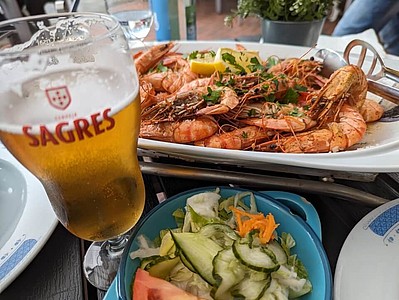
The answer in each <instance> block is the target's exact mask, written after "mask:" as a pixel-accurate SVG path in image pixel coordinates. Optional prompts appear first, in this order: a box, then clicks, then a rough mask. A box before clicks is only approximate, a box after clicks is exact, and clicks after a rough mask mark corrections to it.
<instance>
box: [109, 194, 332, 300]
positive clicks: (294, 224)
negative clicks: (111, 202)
mask: <svg viewBox="0 0 399 300" xmlns="http://www.w3.org/2000/svg"><path fill="white" fill-rule="evenodd" d="M219 188H220V194H221V196H222V197H224V198H227V197H230V196H233V195H235V194H237V193H239V192H243V191H247V190H243V189H239V188H231V187H219ZM215 189H216V187H205V188H199V189H193V190H189V191H187V192H184V193H180V194H178V195H175V196H173V197H170V198H169V199H168V200H165V201H164V202H162V203H161V204H159V205H158V206H157V207H155V208H154V209H153V210H152V211H151V212H150V213H149V214H148V215H147V216H146V217H145V218H143V219H142V221H141V222H140V223H139V224H137V226H136V227H135V229H134V230H133V232H132V234H131V236H130V239H129V241H128V245H127V246H126V248H125V250H124V253H123V258H122V260H121V264H120V267H119V271H118V274H117V276H116V278H115V280H114V282H113V283H112V285H111V287H110V288H109V290H108V292H107V294H106V295H105V298H104V299H106V300H119V299H122V300H132V282H133V278H134V274H135V272H136V269H137V268H138V266H139V260H138V259H135V260H132V259H131V258H130V256H129V254H130V253H131V252H132V251H135V250H137V249H138V243H137V239H136V238H137V237H138V236H140V235H145V236H146V237H148V238H149V239H155V238H156V237H157V236H158V235H159V232H160V230H162V229H167V228H175V227H176V222H175V219H174V217H173V216H172V213H173V212H174V211H175V210H176V209H178V208H184V207H185V205H186V200H187V198H189V197H191V196H193V195H195V194H198V193H202V192H207V191H214V190H215ZM253 194H254V196H255V199H256V204H257V207H258V210H259V211H260V212H263V213H264V214H268V213H272V214H273V215H274V218H275V220H276V223H279V224H280V225H279V227H278V228H277V230H276V231H277V233H278V234H279V235H281V233H282V232H287V233H290V234H291V235H292V236H293V238H294V239H295V241H296V246H295V247H294V248H292V253H296V254H297V255H298V257H299V258H300V260H301V261H302V262H303V264H304V265H305V267H306V268H307V271H308V275H309V279H310V281H311V283H312V285H313V289H312V291H311V292H310V293H309V294H307V295H305V296H302V297H301V298H300V299H303V300H331V299H332V287H333V284H332V275H331V269H330V265H329V262H328V259H327V255H326V253H325V251H324V248H323V245H322V243H321V226H320V220H319V217H318V214H317V212H316V210H315V209H314V207H313V206H312V205H311V204H310V203H309V202H307V201H306V200H305V199H304V198H302V197H300V196H298V195H296V194H292V193H287V192H277V191H267V192H253ZM244 202H246V204H248V205H249V197H246V198H244Z"/></svg>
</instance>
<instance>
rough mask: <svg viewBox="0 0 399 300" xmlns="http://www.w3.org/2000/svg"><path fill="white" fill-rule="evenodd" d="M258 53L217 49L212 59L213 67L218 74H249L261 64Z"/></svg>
mask: <svg viewBox="0 0 399 300" xmlns="http://www.w3.org/2000/svg"><path fill="white" fill-rule="evenodd" d="M261 63H262V60H261V58H260V57H259V52H258V51H252V50H234V49H231V48H219V49H218V51H217V52H216V56H215V59H214V67H215V69H216V70H217V71H219V72H226V71H230V72H233V73H251V72H253V71H254V70H253V68H254V67H255V66H256V65H257V64H261Z"/></svg>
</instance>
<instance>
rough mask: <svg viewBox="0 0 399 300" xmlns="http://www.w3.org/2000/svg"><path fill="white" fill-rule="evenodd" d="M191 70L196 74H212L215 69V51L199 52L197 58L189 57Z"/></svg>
mask: <svg viewBox="0 0 399 300" xmlns="http://www.w3.org/2000/svg"><path fill="white" fill-rule="evenodd" d="M189 62H190V70H191V72H194V73H196V74H200V75H205V76H210V75H212V74H213V73H214V72H215V71H216V68H215V52H213V53H211V52H209V53H208V52H207V53H203V54H198V55H197V56H196V57H195V58H191V59H189Z"/></svg>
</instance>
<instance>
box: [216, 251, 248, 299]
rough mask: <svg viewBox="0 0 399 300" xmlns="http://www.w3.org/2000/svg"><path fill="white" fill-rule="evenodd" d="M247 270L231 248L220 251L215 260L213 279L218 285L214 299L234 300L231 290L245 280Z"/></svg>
mask: <svg viewBox="0 0 399 300" xmlns="http://www.w3.org/2000/svg"><path fill="white" fill-rule="evenodd" d="M245 269H246V267H245V266H243V265H242V264H241V263H240V261H239V260H238V259H237V258H236V257H235V255H234V253H233V250H232V249H231V248H228V249H225V250H222V251H220V252H219V253H218V254H217V255H216V256H215V258H214V260H213V277H214V278H215V279H216V285H217V289H216V291H215V294H214V298H215V299H217V300H218V299H221V300H229V299H234V297H233V296H232V294H231V293H230V289H231V288H232V287H233V286H234V285H236V284H238V283H239V282H240V281H241V280H242V279H243V278H244V276H245Z"/></svg>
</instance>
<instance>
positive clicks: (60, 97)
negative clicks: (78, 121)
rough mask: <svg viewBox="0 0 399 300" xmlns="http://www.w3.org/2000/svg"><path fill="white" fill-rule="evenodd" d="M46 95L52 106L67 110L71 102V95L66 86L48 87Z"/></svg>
mask: <svg viewBox="0 0 399 300" xmlns="http://www.w3.org/2000/svg"><path fill="white" fill-rule="evenodd" d="M46 96H47V99H48V101H49V102H50V104H51V106H53V107H55V108H56V109H60V110H65V109H66V108H67V107H68V106H69V104H71V95H70V94H69V91H68V88H67V87H66V86H59V87H54V88H49V89H46Z"/></svg>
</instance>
